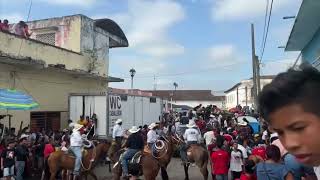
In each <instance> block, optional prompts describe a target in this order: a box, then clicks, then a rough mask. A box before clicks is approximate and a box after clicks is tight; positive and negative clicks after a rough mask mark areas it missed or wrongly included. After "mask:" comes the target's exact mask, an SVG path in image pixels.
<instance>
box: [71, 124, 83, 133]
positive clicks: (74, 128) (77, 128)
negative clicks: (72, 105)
mask: <svg viewBox="0 0 320 180" xmlns="http://www.w3.org/2000/svg"><path fill="white" fill-rule="evenodd" d="M82 127H83V125H81V124H77V123H76V124H74V126H73V130H75V131H78V130H79V129H81V128H82Z"/></svg>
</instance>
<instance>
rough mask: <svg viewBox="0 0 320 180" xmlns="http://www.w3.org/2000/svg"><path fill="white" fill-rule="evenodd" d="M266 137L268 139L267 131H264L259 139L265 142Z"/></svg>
mask: <svg viewBox="0 0 320 180" xmlns="http://www.w3.org/2000/svg"><path fill="white" fill-rule="evenodd" d="M267 137H268V131H267V130H265V131H263V133H262V137H261V139H262V140H264V141H265V140H266V139H267Z"/></svg>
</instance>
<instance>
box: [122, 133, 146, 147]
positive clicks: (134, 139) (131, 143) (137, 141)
mask: <svg viewBox="0 0 320 180" xmlns="http://www.w3.org/2000/svg"><path fill="white" fill-rule="evenodd" d="M126 146H127V147H128V148H130V149H139V150H140V149H141V150H142V149H143V146H144V142H143V138H142V136H141V135H140V133H133V134H131V135H130V136H129V138H128V140H127V144H126Z"/></svg>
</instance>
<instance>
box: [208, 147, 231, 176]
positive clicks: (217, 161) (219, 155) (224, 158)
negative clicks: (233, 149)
mask: <svg viewBox="0 0 320 180" xmlns="http://www.w3.org/2000/svg"><path fill="white" fill-rule="evenodd" d="M211 162H212V167H211V168H212V173H213V174H216V175H219V174H228V170H229V162H230V156H229V154H228V152H226V151H224V150H221V149H219V150H218V151H215V152H213V153H212V154H211Z"/></svg>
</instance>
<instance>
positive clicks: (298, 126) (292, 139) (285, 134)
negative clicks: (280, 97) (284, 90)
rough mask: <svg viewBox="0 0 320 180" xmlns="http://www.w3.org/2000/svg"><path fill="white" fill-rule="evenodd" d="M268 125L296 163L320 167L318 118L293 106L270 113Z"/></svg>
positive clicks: (319, 119) (319, 118)
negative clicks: (295, 159) (269, 124)
mask: <svg viewBox="0 0 320 180" xmlns="http://www.w3.org/2000/svg"><path fill="white" fill-rule="evenodd" d="M270 123H271V127H272V128H273V129H274V130H275V131H276V132H277V133H278V135H279V139H280V141H281V143H282V144H283V145H284V147H285V148H286V149H287V150H288V151H289V152H290V153H291V154H293V155H294V156H295V157H296V158H297V160H298V161H300V162H302V163H304V164H307V165H310V166H318V165H320V140H319V133H320V117H319V116H317V115H315V114H313V113H309V112H305V111H304V110H303V108H302V107H301V105H297V104H293V105H288V106H285V107H282V108H279V109H278V110H276V111H275V112H273V113H271V114H270Z"/></svg>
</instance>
